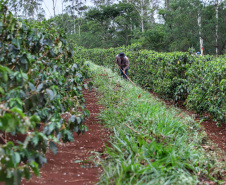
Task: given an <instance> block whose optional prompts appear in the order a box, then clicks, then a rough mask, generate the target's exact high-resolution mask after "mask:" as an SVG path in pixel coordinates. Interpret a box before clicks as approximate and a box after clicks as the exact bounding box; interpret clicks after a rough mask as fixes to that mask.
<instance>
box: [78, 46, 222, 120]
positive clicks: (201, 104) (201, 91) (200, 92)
mask: <svg viewBox="0 0 226 185" xmlns="http://www.w3.org/2000/svg"><path fill="white" fill-rule="evenodd" d="M80 52H82V53H83V55H84V56H86V58H87V59H90V60H92V61H93V62H95V63H96V64H98V65H103V66H106V67H110V68H111V69H113V70H118V68H117V66H116V63H115V57H116V55H117V54H118V53H119V52H125V53H126V56H128V58H129V61H130V69H129V76H130V77H131V79H132V80H133V81H135V82H137V83H138V84H140V85H141V86H143V87H146V88H148V89H150V90H153V91H154V92H156V93H158V94H159V95H161V96H162V97H163V98H170V99H172V100H174V101H176V102H178V101H180V100H182V101H185V104H186V106H187V108H190V109H192V110H195V111H197V113H199V114H203V113H209V115H211V117H213V118H215V119H217V120H219V121H222V122H225V120H226V119H225V118H226V102H225V94H226V92H225V90H226V56H221V57H219V58H215V57H214V56H205V57H200V56H196V55H191V54H189V53H184V52H172V53H158V52H155V51H150V50H142V49H141V46H140V45H139V44H136V45H132V46H129V47H127V48H124V47H120V48H109V49H89V50H86V49H81V51H80Z"/></svg>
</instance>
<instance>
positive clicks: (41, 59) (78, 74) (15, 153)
mask: <svg viewBox="0 0 226 185" xmlns="http://www.w3.org/2000/svg"><path fill="white" fill-rule="evenodd" d="M5 5H6V3H4V1H1V3H0V136H1V139H0V140H1V143H0V182H5V183H6V185H12V184H14V185H17V184H20V183H21V179H22V178H23V177H25V178H26V179H30V178H31V176H32V175H31V174H32V173H34V174H35V175H39V173H40V171H39V168H40V167H41V166H42V165H43V164H44V163H46V162H47V159H46V157H45V153H46V151H47V149H48V148H49V149H50V150H51V151H52V152H53V153H54V154H55V153H57V145H56V144H57V143H58V142H59V141H60V140H62V141H63V142H70V141H73V140H74V139H73V135H72V134H73V132H75V131H76V132H77V133H78V134H80V133H81V132H84V131H85V130H86V127H85V126H84V125H82V123H83V122H84V119H85V116H88V115H89V112H88V111H87V110H85V107H84V98H83V94H82V89H83V87H85V88H88V87H91V85H92V84H91V83H90V84H85V83H84V79H85V78H86V77H88V75H89V70H88V66H86V65H85V64H84V63H83V61H81V60H80V59H79V55H78V53H75V54H74V52H75V51H74V48H73V47H70V46H69V45H68V44H67V43H66V41H65V35H64V33H63V32H61V31H60V30H58V29H55V28H54V27H55V26H54V25H50V24H49V23H48V22H47V21H46V22H45V21H43V22H42V23H40V22H37V21H34V22H30V21H26V20H19V19H16V18H14V17H13V15H12V13H11V12H8V11H7V7H6V6H5ZM72 108H73V109H72ZM62 113H64V114H62ZM65 114H66V115H67V116H69V119H68V120H67V121H65V119H63V116H65ZM9 137H10V138H12V139H11V141H10V139H8V138H9ZM14 137H17V139H13V138H14ZM18 138H19V139H18Z"/></svg>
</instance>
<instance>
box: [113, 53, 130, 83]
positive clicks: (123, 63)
mask: <svg viewBox="0 0 226 185" xmlns="http://www.w3.org/2000/svg"><path fill="white" fill-rule="evenodd" d="M116 63H117V64H118V67H119V69H120V71H121V76H123V78H125V79H127V76H128V69H129V59H128V58H127V57H126V56H125V54H124V53H123V52H121V53H119V54H118V55H117V56H116ZM124 73H125V74H126V75H127V76H126V75H125V74H124Z"/></svg>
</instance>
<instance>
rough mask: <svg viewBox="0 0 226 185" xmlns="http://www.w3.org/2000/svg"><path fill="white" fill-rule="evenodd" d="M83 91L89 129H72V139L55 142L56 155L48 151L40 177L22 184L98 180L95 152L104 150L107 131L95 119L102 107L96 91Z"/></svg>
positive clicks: (73, 182) (72, 183)
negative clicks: (64, 142) (78, 130)
mask: <svg viewBox="0 0 226 185" xmlns="http://www.w3.org/2000/svg"><path fill="white" fill-rule="evenodd" d="M83 93H84V98H85V100H86V103H85V104H86V109H88V110H89V111H90V117H89V118H88V119H87V120H86V121H85V125H86V126H87V127H88V131H87V132H85V134H83V135H77V134H76V133H75V134H74V139H75V141H74V142H71V143H67V144H61V145H60V146H58V153H57V154H56V155H53V154H52V153H50V152H48V153H47V160H48V162H47V164H46V165H44V167H43V168H41V177H40V178H37V177H33V178H32V179H31V180H30V181H27V182H25V180H24V181H23V183H22V184H24V185H37V184H45V185H62V184H66V185H70V184H71V185H75V184H76V185H80V184H81V185H84V184H95V183H96V182H98V180H99V175H100V173H101V172H102V168H101V167H100V166H95V164H94V163H93V161H94V160H98V158H97V157H95V156H96V155H95V152H99V153H103V150H104V147H105V143H106V142H107V139H108V135H109V134H110V132H109V131H108V130H107V129H104V128H103V127H102V126H101V125H100V124H99V123H98V122H99V120H98V118H97V116H98V114H99V113H100V109H101V108H102V107H101V105H98V104H97V101H98V100H97V98H96V92H95V91H94V90H92V91H91V92H90V91H88V90H84V92H83ZM91 156H93V158H92V157H91ZM90 157H91V158H90Z"/></svg>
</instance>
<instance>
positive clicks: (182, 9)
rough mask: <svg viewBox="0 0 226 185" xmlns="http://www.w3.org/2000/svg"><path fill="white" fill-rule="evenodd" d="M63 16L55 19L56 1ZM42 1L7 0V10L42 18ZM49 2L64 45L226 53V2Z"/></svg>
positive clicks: (97, 0)
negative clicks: (64, 36)
mask: <svg viewBox="0 0 226 185" xmlns="http://www.w3.org/2000/svg"><path fill="white" fill-rule="evenodd" d="M57 1H59V2H61V9H62V11H61V13H60V14H56V2H57ZM42 3H43V0H9V5H10V9H11V11H13V12H14V14H15V15H16V16H18V15H20V16H22V17H23V18H26V19H36V20H38V21H42V20H43V19H45V12H44V10H43V9H42V6H41V5H42ZM92 3H93V6H88V4H87V1H84V0H52V5H53V10H52V12H53V15H52V17H51V18H50V19H49V21H50V22H53V23H55V24H56V25H57V26H58V27H60V28H62V29H63V30H64V31H65V32H66V33H67V38H68V40H71V41H73V42H74V43H76V44H77V45H79V46H83V47H86V48H110V47H119V46H122V45H125V46H128V45H130V44H133V43H141V44H142V46H143V48H145V49H152V50H156V51H160V52H172V51H188V50H189V49H190V50H194V51H199V52H201V54H216V55H222V54H225V53H226V32H225V30H226V8H225V7H226V1H224V0H164V1H163V0H162V1H158V0H121V1H112V0H92Z"/></svg>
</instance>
